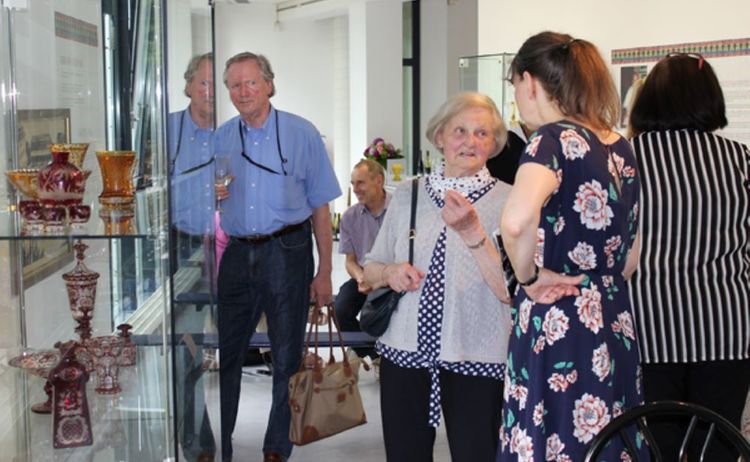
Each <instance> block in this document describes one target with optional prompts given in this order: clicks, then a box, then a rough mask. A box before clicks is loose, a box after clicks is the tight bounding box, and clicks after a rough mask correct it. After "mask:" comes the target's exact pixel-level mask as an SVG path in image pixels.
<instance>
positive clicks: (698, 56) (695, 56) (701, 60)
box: [667, 52, 706, 70]
mask: <svg viewBox="0 0 750 462" xmlns="http://www.w3.org/2000/svg"><path fill="white" fill-rule="evenodd" d="M675 56H687V57H688V58H693V59H697V60H698V69H699V70H703V63H705V62H706V59H705V58H704V57H703V55H702V54H700V53H679V52H672V53H669V54H668V55H667V58H674V57H675Z"/></svg>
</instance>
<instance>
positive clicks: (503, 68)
mask: <svg viewBox="0 0 750 462" xmlns="http://www.w3.org/2000/svg"><path fill="white" fill-rule="evenodd" d="M514 56H515V54H513V53H496V54H491V55H477V56H463V57H461V58H459V60H458V75H459V88H460V89H461V91H478V92H479V93H483V94H485V95H487V96H489V97H490V98H492V99H493V100H494V101H495V104H496V105H497V108H498V110H499V111H500V113H501V115H502V116H503V120H504V121H505V123H506V125H508V127H516V126H518V123H519V114H518V110H517V108H516V103H515V101H514V99H513V85H512V84H511V83H510V82H509V81H508V77H509V75H508V72H509V69H510V63H511V61H513V57H514Z"/></svg>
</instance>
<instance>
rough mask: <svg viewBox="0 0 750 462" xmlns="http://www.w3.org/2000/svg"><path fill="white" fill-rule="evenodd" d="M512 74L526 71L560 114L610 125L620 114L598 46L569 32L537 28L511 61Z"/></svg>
mask: <svg viewBox="0 0 750 462" xmlns="http://www.w3.org/2000/svg"><path fill="white" fill-rule="evenodd" d="M510 72H511V77H513V76H518V77H523V73H524V72H528V73H529V74H531V75H532V76H534V78H536V79H537V80H539V82H540V83H541V85H542V87H543V88H544V91H546V92H547V94H548V95H549V96H550V98H552V100H553V101H554V102H555V103H556V104H557V105H558V106H559V108H560V111H561V112H562V113H563V115H565V116H568V117H573V118H576V119H579V120H581V121H585V122H588V123H589V124H591V125H592V126H594V127H595V128H599V129H605V130H606V129H611V128H612V127H614V126H615V125H617V121H618V118H619V116H620V99H619V97H618V95H617V88H616V87H615V84H614V82H613V81H612V76H611V75H610V73H609V69H608V68H607V65H606V64H605V63H604V59H602V56H601V55H600V54H599V50H598V49H597V48H596V47H595V46H594V45H593V44H592V43H591V42H588V41H586V40H582V39H574V38H573V37H571V36H570V35H568V34H560V33H556V32H549V31H547V32H540V33H539V34H536V35H534V36H533V37H530V38H529V39H527V40H526V41H525V42H524V43H523V45H521V48H520V49H519V50H518V53H517V54H516V56H515V57H514V58H513V61H512V62H511V65H510Z"/></svg>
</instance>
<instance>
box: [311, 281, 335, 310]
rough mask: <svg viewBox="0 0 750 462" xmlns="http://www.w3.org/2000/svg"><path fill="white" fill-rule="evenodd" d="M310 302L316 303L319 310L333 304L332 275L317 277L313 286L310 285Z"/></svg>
mask: <svg viewBox="0 0 750 462" xmlns="http://www.w3.org/2000/svg"><path fill="white" fill-rule="evenodd" d="M310 300H312V301H314V302H315V306H317V307H318V308H321V307H323V306H326V305H330V304H331V303H333V286H332V284H331V274H330V273H328V274H321V273H318V274H316V275H315V277H314V278H313V280H312V284H310Z"/></svg>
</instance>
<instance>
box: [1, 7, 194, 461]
mask: <svg viewBox="0 0 750 462" xmlns="http://www.w3.org/2000/svg"><path fill="white" fill-rule="evenodd" d="M168 3H169V2H167V1H162V0H141V1H138V2H120V1H116V0H2V1H0V146H2V147H3V148H4V151H3V152H4V156H5V157H4V162H2V163H0V171H1V172H2V173H0V175H1V176H2V178H7V179H8V181H5V180H3V181H0V290H2V293H3V294H4V295H3V297H0V460H2V461H34V462H37V461H47V460H50V461H51V460H93V461H115V460H117V461H119V460H144V461H145V460H149V461H156V460H159V461H162V460H176V459H180V458H181V451H180V449H179V445H178V444H177V440H178V437H177V430H176V418H175V411H174V408H175V406H174V394H175V393H174V391H173V386H174V370H173V366H174V364H173V362H174V361H173V360H172V358H173V356H174V348H175V347H174V344H175V342H174V341H173V339H174V332H173V330H172V326H173V320H172V298H173V297H172V293H173V287H174V286H175V285H176V284H177V282H175V279H174V278H172V277H171V274H172V272H171V271H170V260H169V255H170V253H169V251H168V248H169V245H170V236H169V206H168V204H169V201H168V194H169V191H168V189H169V185H168V181H167V169H166V161H165V159H166V158H167V155H166V149H165V146H166V139H167V136H166V131H165V130H166V129H165V127H166V114H167V109H166V105H165V100H166V98H165V95H164V89H165V88H166V64H165V50H166V45H165V37H166V34H165V32H164V28H165V25H166V23H167V21H166V19H165V12H166V9H167V8H166V6H167V4H168ZM175 3H179V2H175ZM182 3H184V2H182ZM69 143H88V147H87V148H88V149H87V150H86V149H84V152H87V154H85V155H83V156H80V155H79V156H78V157H76V158H75V159H74V154H73V151H75V149H76V147H73V146H67V144H69ZM79 150H80V149H79ZM66 151H67V152H69V153H70V154H68V155H67V156H58V155H55V159H56V160H55V162H52V160H53V156H52V155H51V152H66ZM123 151H128V152H130V153H129V154H128V153H124V152H123ZM133 153H134V154H133ZM62 157H67V162H66V161H63V160H61V159H62ZM108 163H109V164H108ZM110 164H111V165H110ZM50 165H51V166H50ZM123 324H128V325H130V327H122V325H123ZM118 326H120V330H119V333H118ZM128 331H129V332H128ZM71 341H74V342H71ZM133 357H134V358H135V361H133V360H132V358H133ZM133 362H134V363H135V364H134V365H129V364H131V363H133ZM87 377H88V381H87V380H86V378H87ZM183 460H184V459H183Z"/></svg>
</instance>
